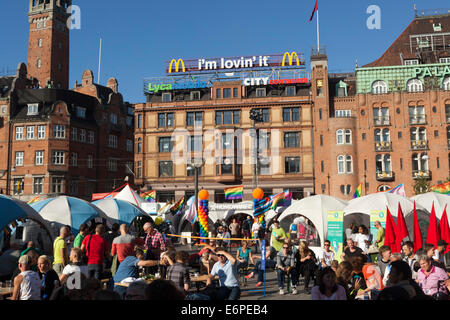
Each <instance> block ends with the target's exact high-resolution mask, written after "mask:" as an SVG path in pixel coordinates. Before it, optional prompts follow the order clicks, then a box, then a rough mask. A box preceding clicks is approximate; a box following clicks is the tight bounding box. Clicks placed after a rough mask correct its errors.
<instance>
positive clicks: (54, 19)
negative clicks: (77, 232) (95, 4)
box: [0, 0, 134, 200]
mask: <svg viewBox="0 0 450 320" xmlns="http://www.w3.org/2000/svg"><path fill="white" fill-rule="evenodd" d="M70 3H71V1H63V0H46V1H39V0H38V1H33V0H31V1H30V10H29V13H28V15H29V21H30V40H29V51H28V67H27V66H25V65H24V64H19V66H18V69H17V73H16V75H15V76H11V77H1V78H0V150H1V152H0V189H1V191H2V193H4V194H11V195H15V196H18V197H20V198H21V199H23V200H29V199H31V198H34V197H35V196H36V195H45V196H55V195H60V194H67V195H72V196H76V197H80V198H86V199H90V198H91V195H92V193H94V192H108V191H112V189H113V188H114V187H118V186H120V185H121V184H123V181H124V179H125V178H126V177H127V176H129V178H132V173H131V172H130V171H129V170H128V169H127V167H126V165H128V166H129V168H130V169H131V168H132V166H133V139H134V137H133V128H134V118H133V108H132V106H131V105H130V104H128V103H126V102H124V101H123V97H122V95H121V94H120V93H119V92H118V83H117V80H116V79H114V78H112V79H109V80H108V82H107V85H106V86H101V85H98V84H95V83H94V76H93V74H92V71H90V70H87V71H85V72H84V73H83V75H82V79H81V83H77V82H76V83H75V87H74V88H73V89H71V90H68V82H69V30H68V29H67V26H66V23H65V21H66V20H67V15H66V14H65V12H66V8H67V6H68V5H70ZM27 68H28V70H27ZM43 84H44V85H43Z"/></svg>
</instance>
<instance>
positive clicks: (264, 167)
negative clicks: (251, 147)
mask: <svg viewBox="0 0 450 320" xmlns="http://www.w3.org/2000/svg"><path fill="white" fill-rule="evenodd" d="M271 174H272V171H271V168H270V158H267V157H258V175H271Z"/></svg>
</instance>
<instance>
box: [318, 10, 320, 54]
mask: <svg viewBox="0 0 450 320" xmlns="http://www.w3.org/2000/svg"><path fill="white" fill-rule="evenodd" d="M319 36H320V34H319V9H317V54H320V38H319Z"/></svg>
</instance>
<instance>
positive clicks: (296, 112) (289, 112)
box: [283, 107, 300, 122]
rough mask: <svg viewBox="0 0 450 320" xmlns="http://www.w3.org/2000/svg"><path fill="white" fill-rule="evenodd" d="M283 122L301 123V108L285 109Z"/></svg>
mask: <svg viewBox="0 0 450 320" xmlns="http://www.w3.org/2000/svg"><path fill="white" fill-rule="evenodd" d="M283 121H284V122H293V121H300V108H299V107H289V108H283Z"/></svg>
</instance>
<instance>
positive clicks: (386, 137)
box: [381, 129, 391, 141]
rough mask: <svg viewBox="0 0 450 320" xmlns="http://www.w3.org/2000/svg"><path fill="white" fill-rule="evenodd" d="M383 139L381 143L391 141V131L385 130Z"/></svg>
mask: <svg viewBox="0 0 450 320" xmlns="http://www.w3.org/2000/svg"><path fill="white" fill-rule="evenodd" d="M381 137H382V140H381V141H391V135H390V133H389V129H383V131H382V136H381Z"/></svg>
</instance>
